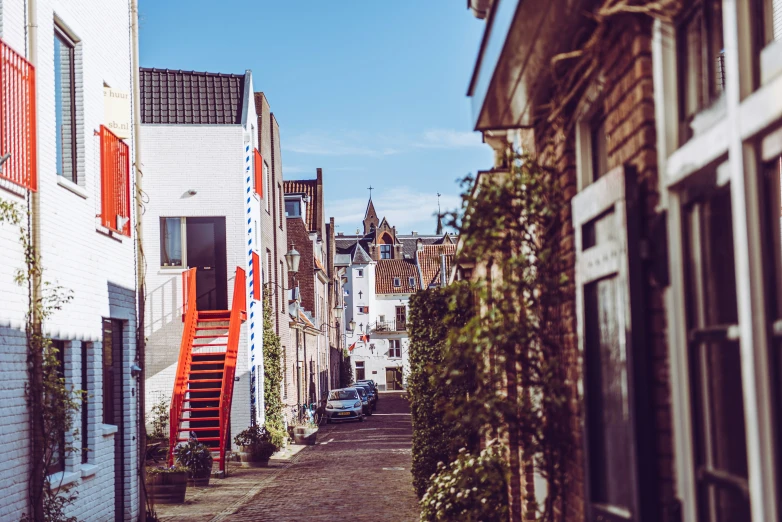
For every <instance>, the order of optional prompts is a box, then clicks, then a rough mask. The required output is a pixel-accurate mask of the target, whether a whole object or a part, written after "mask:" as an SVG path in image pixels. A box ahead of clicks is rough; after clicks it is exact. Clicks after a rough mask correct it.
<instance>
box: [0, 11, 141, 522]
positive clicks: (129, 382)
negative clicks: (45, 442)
mask: <svg viewBox="0 0 782 522" xmlns="http://www.w3.org/2000/svg"><path fill="white" fill-rule="evenodd" d="M28 5H32V6H33V7H32V8H33V9H34V14H35V18H36V19H37V21H36V22H37V31H34V32H30V34H29V37H30V39H29V40H28V41H26V40H27V35H28V31H26V27H25V20H26V16H28V15H29V13H26V12H25V9H26V6H28ZM55 21H57V23H58V24H59V26H60V27H61V28H62V29H63V30H64V31H66V32H67V33H68V34H69V36H70V37H71V39H72V40H74V42H75V51H74V55H75V58H74V72H75V77H74V79H75V93H76V96H75V106H76V113H75V115H74V116H75V124H76V125H75V128H76V136H77V140H76V142H77V143H76V151H77V173H78V179H77V183H71V182H69V181H67V180H65V179H63V178H61V177H60V176H58V175H57V170H56V155H55V138H56V134H55V133H56V126H55V94H54V28H55ZM0 38H1V39H2V40H3V41H4V42H5V43H6V44H7V45H9V46H10V47H11V48H13V49H14V50H15V51H16V52H18V53H19V54H21V55H23V56H28V57H30V56H31V53H30V51H31V50H35V53H34V54H35V56H36V60H35V61H36V63H35V66H36V91H37V92H36V105H37V107H36V110H37V122H36V123H37V154H38V161H37V166H38V186H39V190H38V193H39V195H40V198H39V199H40V212H39V218H40V236H39V238H40V259H41V263H42V265H43V267H44V273H43V281H44V282H49V283H51V284H56V285H59V286H60V287H62V288H63V289H64V290H65V291H67V292H69V293H70V295H71V296H72V300H71V301H70V302H68V303H67V304H66V305H65V306H64V307H63V308H62V310H59V311H57V312H55V313H54V314H53V315H52V316H51V317H49V318H48V319H47V320H46V321H45V323H44V325H43V328H44V333H45V335H47V336H49V337H51V338H52V339H55V340H57V341H62V342H63V343H64V348H65V349H64V354H63V355H64V373H65V379H66V383H67V384H68V385H72V386H73V387H74V388H75V389H86V390H87V392H88V394H89V397H90V399H89V401H88V407H87V410H86V411H87V412H88V413H87V414H88V425H87V432H86V434H85V433H81V434H80V435H78V436H76V435H75V433H73V432H72V433H68V434H66V438H67V439H68V440H74V439H75V443H74V445H75V446H77V447H84V446H86V447H87V448H88V449H89V451H88V453H87V455H88V456H87V460H86V462H84V463H83V462H82V456H81V452H76V453H75V454H73V455H70V456H68V457H67V458H66V460H65V466H64V468H65V470H64V472H60V473H58V474H56V475H55V476H52V477H51V480H52V482H53V483H60V482H61V481H62V483H67V484H71V485H73V486H74V489H73V490H72V491H73V492H75V493H77V494H78V496H77V498H76V500H75V502H74V503H73V504H72V505H71V506H69V507H68V508H67V510H66V512H67V515H71V516H75V517H77V518H78V519H79V520H113V519H114V514H115V476H116V477H117V480H118V481H119V482H120V484H119V485H118V487H117V490H118V491H121V492H123V494H124V497H123V498H122V499H121V502H120V503H119V509H120V510H121V511H122V514H121V518H123V519H124V520H135V519H137V518H138V514H139V502H138V496H139V482H138V461H139V458H138V457H139V456H138V451H137V446H136V444H135V443H134V442H133V441H135V440H137V427H138V418H139V417H138V393H137V387H138V383H137V381H136V379H135V378H134V377H133V376H132V375H131V371H130V368H131V365H132V364H134V363H136V362H137V354H136V346H135V331H136V320H135V316H136V296H135V290H134V289H135V286H136V282H135V273H136V272H135V250H134V238H133V237H125V236H119V235H113V236H110V235H109V234H108V231H107V230H105V229H103V228H102V227H101V226H100V224H99V221H98V219H97V218H96V215H98V214H100V208H101V176H100V147H99V143H100V138H99V136H97V135H95V133H94V131H96V130H98V129H99V128H100V126H101V124H103V123H105V122H104V121H103V119H104V94H103V88H104V84H105V85H109V86H111V87H112V88H114V89H117V90H120V91H125V92H131V91H132V87H131V81H132V75H131V71H132V66H131V62H130V46H131V34H130V29H129V8H128V3H127V2H117V1H109V2H106V1H100V0H37V1H36V2H34V3H31V2H29V0H28V1H27V2H26V1H24V0H0ZM125 116H126V117H127V119H128V121H130V120H131V114H127V115H125ZM126 142H127V143H128V145H130V147H131V155H130V156H131V158H132V157H133V152H132V147H133V144H132V143H131V140H130V139H128V140H126ZM5 152H11V153H13V151H0V153H1V154H4V153H5ZM131 161H132V160H131ZM132 183H133V176H132V169H131V184H132ZM19 194H21V195H19ZM0 199H1V200H3V201H11V202H15V203H17V204H19V205H20V206H21V207H22V208H25V209H26V208H27V203H26V198H25V196H24V192H20V191H19V189H18V188H15V187H14V186H13V185H10V184H8V183H7V182H2V183H0ZM26 222H27V221H26V219H25V223H26ZM132 225H133V223H131V230H133V226H132ZM23 263H24V260H23V257H22V250H21V246H20V244H19V231H18V229H17V227H13V226H10V225H9V224H8V223H5V224H0V296H1V297H0V363H2V364H0V401H2V404H3V411H4V422H3V423H2V424H0V444H2V445H3V447H4V448H6V449H7V452H6V460H5V463H4V467H3V469H4V472H3V473H2V474H1V475H0V491H2V492H3V495H2V496H0V520H19V519H20V518H21V516H22V514H23V513H24V512H26V511H27V510H28V507H27V486H28V478H29V476H28V470H29V449H28V448H29V428H28V416H27V405H26V400H25V395H24V393H25V383H26V381H27V370H26V340H25V335H24V321H25V312H26V310H27V298H28V296H27V288H26V286H24V287H21V286H19V285H17V284H16V283H15V282H14V280H13V277H14V274H15V272H16V270H17V269H20V268H22V267H23ZM104 318H113V319H117V320H120V321H121V322H122V328H123V335H122V338H123V346H122V363H121V364H122V366H121V368H122V372H121V376H120V377H119V378H118V379H117V381H118V382H119V383H121V385H122V388H121V389H122V401H123V409H122V410H121V411H124V415H123V417H122V422H121V423H118V424H119V425H120V426H121V427H122V429H118V425H107V424H104V423H103V420H104V417H103V400H102V399H103V391H102V386H103V357H102V353H103V344H102V339H103V330H102V320H103V319H104ZM83 347H84V348H86V351H85V352H83V351H82V348H83ZM83 356H86V357H83ZM84 365H86V366H87V367H88V368H87V372H86V375H87V381H86V382H84V381H82V367H83V366H84ZM74 425H75V427H76V428H78V429H79V430H80V431H81V413H77V414H76V419H75V422H74ZM74 431H75V430H74ZM115 440H116V441H124V443H123V444H122V445H121V448H120V449H121V450H122V456H121V457H117V458H115Z"/></svg>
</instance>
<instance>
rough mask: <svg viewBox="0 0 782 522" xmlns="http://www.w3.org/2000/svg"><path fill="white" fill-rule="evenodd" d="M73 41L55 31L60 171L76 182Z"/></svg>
mask: <svg viewBox="0 0 782 522" xmlns="http://www.w3.org/2000/svg"><path fill="white" fill-rule="evenodd" d="M75 90H76V89H75V81H74V49H73V43H72V42H71V41H70V40H69V39H68V38H67V37H66V36H65V35H63V34H61V33H60V32H59V31H55V32H54V108H55V124H56V128H57V130H56V140H55V145H56V148H55V155H56V161H57V174H59V175H60V176H63V177H65V178H66V179H68V180H70V181H72V182H74V183H76V96H75V94H76V93H75Z"/></svg>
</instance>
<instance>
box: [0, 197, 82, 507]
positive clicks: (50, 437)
mask: <svg viewBox="0 0 782 522" xmlns="http://www.w3.org/2000/svg"><path fill="white" fill-rule="evenodd" d="M26 217H28V215H27V212H26V211H25V209H23V208H22V207H21V206H20V205H18V204H15V203H12V202H8V201H0V224H8V225H10V226H15V227H18V232H19V242H20V244H21V245H22V252H23V266H22V268H20V269H18V270H17V272H16V275H15V277H14V280H15V281H16V283H17V284H19V285H20V286H23V287H26V288H27V294H28V295H27V297H28V299H27V301H28V302H27V311H26V312H25V338H26V348H27V374H28V379H27V383H26V388H25V396H26V399H27V405H28V417H29V423H30V478H29V486H28V502H29V514H25V515H24V517H23V519H24V520H35V521H39V520H46V521H53V522H59V521H62V522H72V521H75V520H76V519H75V517H68V516H66V515H65V511H66V509H67V507H68V506H69V505H70V504H72V503H73V502H74V500H75V499H76V496H77V493H76V492H75V491H73V490H72V488H71V487H70V486H67V485H65V486H64V485H60V484H56V483H51V482H50V473H49V469H50V467H51V465H52V464H54V463H55V462H57V461H58V460H59V459H67V458H68V456H69V455H71V454H72V453H73V452H75V451H77V450H78V448H76V447H75V446H74V444H73V442H75V440H76V437H78V432H77V431H74V432H73V433H74V435H75V437H74V441H73V442H72V441H69V440H68V438H67V437H65V436H64V434H67V433H70V432H71V431H72V430H73V425H74V423H73V420H74V416H75V414H76V413H77V412H78V410H79V406H80V405H79V402H80V400H82V399H83V398H84V397H83V392H82V391H81V390H75V389H73V387H72V386H71V387H68V386H67V385H66V383H65V379H64V376H63V369H62V366H61V365H60V362H59V358H58V352H59V351H58V349H57V347H56V346H55V345H54V344H53V343H52V342H51V340H50V339H48V338H47V337H46V336H45V335H44V334H43V330H42V324H43V322H44V321H45V320H46V319H47V318H48V317H50V316H51V315H52V314H53V313H54V312H56V311H57V310H60V309H62V307H63V306H64V305H65V304H66V303H68V302H69V301H70V300H71V298H72V296H71V293H70V292H69V291H67V290H66V289H64V288H62V287H60V286H58V285H55V284H52V283H50V282H42V275H43V268H42V267H41V263H40V259H39V255H38V252H37V251H36V249H35V246H34V244H33V240H32V236H31V234H30V229H29V227H28V226H26V225H27V224H26V221H27V220H26V219H25V218H26Z"/></svg>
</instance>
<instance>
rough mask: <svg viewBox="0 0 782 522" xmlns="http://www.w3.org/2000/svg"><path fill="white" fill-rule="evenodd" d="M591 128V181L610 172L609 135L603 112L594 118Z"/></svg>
mask: <svg viewBox="0 0 782 522" xmlns="http://www.w3.org/2000/svg"><path fill="white" fill-rule="evenodd" d="M589 130H590V132H589V145H590V149H591V150H590V153H591V154H590V155H591V157H592V165H591V166H592V180H591V181H596V180H597V179H599V178H600V177H601V176H602V175H604V174H605V173H606V172H608V136H606V120H605V117H604V116H603V114H602V113H600V114H599V115H598V116H596V117H595V118H594V119H593V120H592V124H591V126H590V129H589Z"/></svg>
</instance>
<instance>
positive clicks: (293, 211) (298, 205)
mask: <svg viewBox="0 0 782 522" xmlns="http://www.w3.org/2000/svg"><path fill="white" fill-rule="evenodd" d="M302 208H303V202H302V200H301V197H300V196H293V197H287V196H286V197H285V217H289V218H297V217H302Z"/></svg>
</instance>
